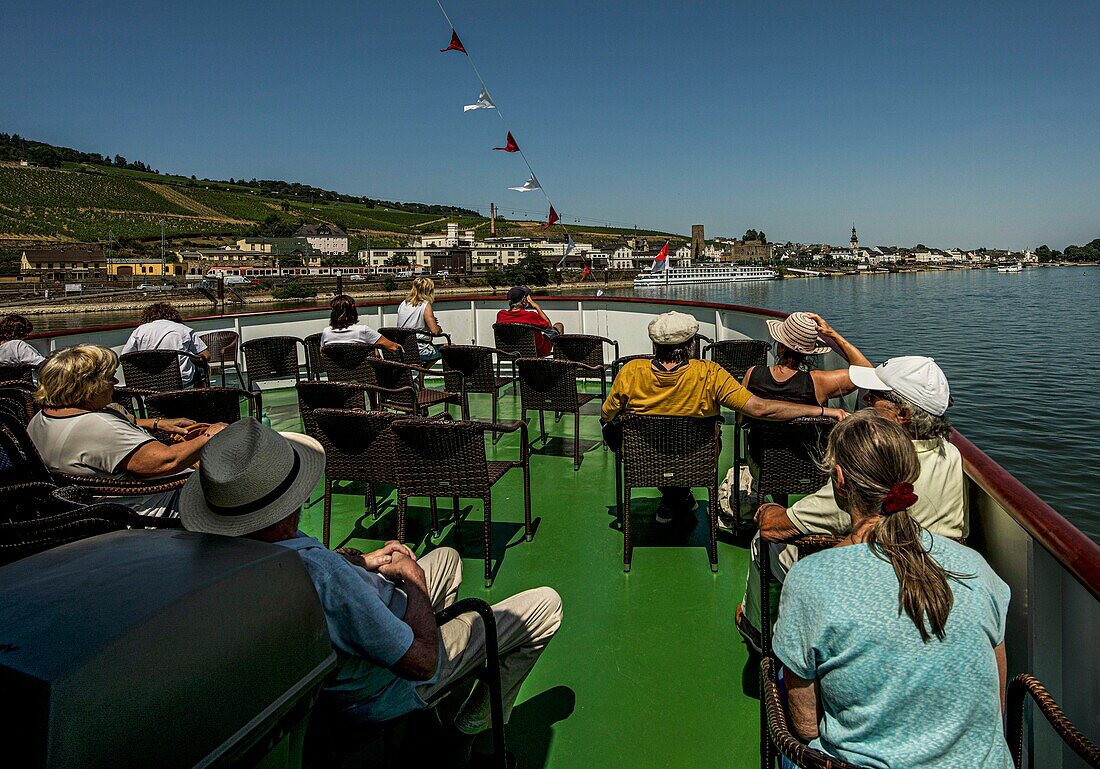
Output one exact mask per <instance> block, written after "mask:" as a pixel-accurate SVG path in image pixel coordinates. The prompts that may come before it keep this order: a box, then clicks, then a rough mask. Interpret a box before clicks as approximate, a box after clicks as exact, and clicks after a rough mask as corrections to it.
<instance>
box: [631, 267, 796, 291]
mask: <svg viewBox="0 0 1100 769" xmlns="http://www.w3.org/2000/svg"><path fill="white" fill-rule="evenodd" d="M778 277H779V273H778V272H776V271H775V270H769V269H768V268H767V267H756V266H751V265H743V264H707V265H698V266H693V267H667V268H665V269H663V270H658V271H657V272H653V271H649V270H647V271H646V272H642V273H639V274H638V276H637V277H636V278H634V287H635V288H639V287H647V286H673V285H683V284H688V283H741V282H747V281H756V280H775V279H776V278H778Z"/></svg>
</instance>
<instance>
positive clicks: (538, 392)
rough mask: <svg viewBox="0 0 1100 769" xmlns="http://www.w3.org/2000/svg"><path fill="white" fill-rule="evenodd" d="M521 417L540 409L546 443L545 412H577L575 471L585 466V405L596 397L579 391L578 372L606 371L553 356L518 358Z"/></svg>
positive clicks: (575, 424) (575, 421)
mask: <svg viewBox="0 0 1100 769" xmlns="http://www.w3.org/2000/svg"><path fill="white" fill-rule="evenodd" d="M516 371H517V372H518V374H519V400H520V416H521V418H522V419H524V420H526V419H527V412H528V411H530V410H535V411H538V412H539V437H540V438H541V439H542V441H543V443H545V442H546V421H545V418H544V415H543V412H545V411H553V412H556V413H558V414H572V415H573V470H574V471H576V470H579V469H580V466H581V406H583V405H584V404H586V403H588V402H589V401H591V400H595V398H596V396H595V395H593V394H590V393H582V392H578V391H577V372H578V371H591V372H598V373H600V374H601V375H602V374H603V369H601V368H600V367H599V366H589V365H587V364H585V363H575V362H573V361H568V360H555V359H553V358H518V359H517V360H516Z"/></svg>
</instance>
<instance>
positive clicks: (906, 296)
mask: <svg viewBox="0 0 1100 769" xmlns="http://www.w3.org/2000/svg"><path fill="white" fill-rule="evenodd" d="M609 293H618V294H628V295H629V294H634V293H635V292H633V291H632V290H630V289H626V290H619V291H612V292H609ZM636 295H638V296H643V297H644V296H652V297H662V298H668V299H689V300H699V301H711V302H726V303H729V304H741V305H748V306H751V307H766V308H769V309H775V310H784V311H788V312H790V311H794V310H810V311H814V312H818V313H820V314H821V315H823V316H824V317H825V318H827V319H828V320H829V322H830V323H832V324H833V325H834V326H835V327H836V328H837V329H838V330H840V332H841V333H842V334H844V335H845V336H846V337H847V338H848V339H849V340H850V341H852V342H853V343H855V344H856V345H858V346H859V347H860V348H861V349H862V350H863V352H864V353H865V354H866V355H867V356H868V357H869V358H870V359H871V360H872V361H875V362H880V361H882V360H884V359H886V358H889V357H892V356H895V355H928V356H931V357H933V358H935V359H936V361H937V362H938V363H939V364H940V366H941V367H942V368H943V370H944V372H945V373H946V374H947V378H948V380H949V381H950V383H951V392H952V395H953V396H954V399H955V403H954V405H953V406H952V408H951V410H950V411H949V412H948V415H949V416H950V417H951V419H952V421H953V422H954V423H955V425H956V426H957V427H958V428H959V430H961V431H962V432H963V433H964V434H965V435H966V436H967V437H969V438H970V439H971V440H972V441H974V442H975V443H976V444H977V445H978V446H979V447H980V448H981V449H982V450H984V451H985V452H986V453H987V454H989V455H990V456H991V457H993V459H995V460H996V461H997V462H999V463H1000V464H1001V465H1003V466H1004V467H1005V469H1007V470H1008V471H1009V472H1010V473H1012V474H1013V475H1015V476H1016V477H1017V478H1019V479H1020V480H1021V481H1023V483H1024V484H1026V485H1027V486H1028V487H1030V488H1031V489H1032V490H1033V491H1035V492H1036V493H1037V494H1038V495H1039V496H1040V497H1042V498H1043V499H1044V500H1046V502H1048V503H1049V504H1050V505H1051V506H1053V507H1054V508H1055V509H1056V510H1058V511H1059V512H1061V513H1062V514H1063V515H1065V516H1066V517H1067V518H1069V519H1070V520H1071V521H1073V522H1074V523H1075V524H1076V525H1077V526H1079V527H1080V528H1081V529H1082V530H1083V531H1084V532H1085V533H1086V534H1088V535H1089V536H1090V537H1092V538H1093V539H1095V540H1097V541H1100V489H1098V486H1100V377H1098V376H1097V374H1096V372H1094V371H1093V370H1092V365H1093V364H1092V361H1093V360H1095V359H1097V358H1098V355H1097V352H1098V347H1100V268H1095V267H1088V268H1085V267H1076V268H1074V267H1065V268H1049V269H1031V270H1025V271H1024V272H1022V273H1017V274H1006V273H998V272H996V271H994V270H952V271H943V272H921V273H906V274H894V275H866V276H858V277H855V276H853V277H843V278H816V279H798V280H783V281H769V282H762V283H740V284H725V285H720V286H677V287H672V288H669V289H667V290H661V289H643V290H639V291H638V292H637V293H636ZM276 306H278V307H280V308H284V309H285V308H286V303H279V304H278V305H276ZM248 309H249V310H260V309H270V308H268V307H264V306H259V305H256V306H253V305H249V306H248ZM133 316H134V313H118V314H116V313H94V314H76V315H63V316H43V317H40V318H35V319H34V323H35V327H36V329H37V330H43V331H45V330H49V329H53V328H69V327H75V326H82V325H83V326H86V325H100V324H106V323H119V322H133V320H134V317H133Z"/></svg>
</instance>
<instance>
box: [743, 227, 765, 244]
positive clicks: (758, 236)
mask: <svg viewBox="0 0 1100 769" xmlns="http://www.w3.org/2000/svg"><path fill="white" fill-rule="evenodd" d="M741 240H759V241H760V242H761V243H767V242H768V236H767V235H766V234H765V233H764V231H763V230H760V231H759V232H757V231H756V230H745V237H743V238H741Z"/></svg>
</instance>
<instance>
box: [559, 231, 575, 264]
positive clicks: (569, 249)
mask: <svg viewBox="0 0 1100 769" xmlns="http://www.w3.org/2000/svg"><path fill="white" fill-rule="evenodd" d="M576 247H577V246H576V244H575V243H574V242H573V236H572V235H570V234H569V233H568V232H567V233H565V255H564V256H563V257H562V258H561V261H560V262H558V269H559V270H560V269H561V266H562V265H563V264H565V260H566V259H568V258H569V255H570V254H571V253H573V249H574V248H576Z"/></svg>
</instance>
